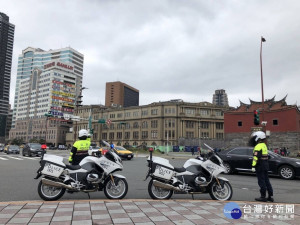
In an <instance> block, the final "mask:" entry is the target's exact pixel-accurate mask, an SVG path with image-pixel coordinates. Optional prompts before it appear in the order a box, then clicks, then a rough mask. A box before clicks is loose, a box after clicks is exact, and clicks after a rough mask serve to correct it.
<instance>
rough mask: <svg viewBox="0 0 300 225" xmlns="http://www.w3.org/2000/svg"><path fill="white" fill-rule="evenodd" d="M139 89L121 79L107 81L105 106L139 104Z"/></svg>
mask: <svg viewBox="0 0 300 225" xmlns="http://www.w3.org/2000/svg"><path fill="white" fill-rule="evenodd" d="M138 105H139V90H137V89H135V88H133V87H131V86H129V85H127V84H125V83H122V82H120V81H115V82H107V83H106V92H105V106H106V107H114V106H122V107H129V106H138Z"/></svg>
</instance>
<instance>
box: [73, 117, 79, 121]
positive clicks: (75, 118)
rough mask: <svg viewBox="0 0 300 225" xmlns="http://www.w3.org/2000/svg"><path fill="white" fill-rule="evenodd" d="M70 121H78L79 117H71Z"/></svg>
mask: <svg viewBox="0 0 300 225" xmlns="http://www.w3.org/2000/svg"><path fill="white" fill-rule="evenodd" d="M71 120H73V121H80V116H72V118H71Z"/></svg>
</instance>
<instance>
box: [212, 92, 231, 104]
mask: <svg viewBox="0 0 300 225" xmlns="http://www.w3.org/2000/svg"><path fill="white" fill-rule="evenodd" d="M213 104H215V105H221V106H228V105H229V104H228V97H227V94H226V92H225V90H223V89H220V90H216V91H215V93H214V95H213Z"/></svg>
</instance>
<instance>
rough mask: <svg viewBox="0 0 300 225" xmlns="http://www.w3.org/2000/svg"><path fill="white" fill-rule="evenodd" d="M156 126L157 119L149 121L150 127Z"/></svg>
mask: <svg viewBox="0 0 300 225" xmlns="http://www.w3.org/2000/svg"><path fill="white" fill-rule="evenodd" d="M157 127H158V121H157V120H152V121H151V128H157Z"/></svg>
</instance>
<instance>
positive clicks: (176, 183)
mask: <svg viewBox="0 0 300 225" xmlns="http://www.w3.org/2000/svg"><path fill="white" fill-rule="evenodd" d="M205 145H206V144H205ZM206 146H207V147H208V148H209V149H211V150H212V151H211V153H210V154H209V156H208V158H207V159H203V158H201V157H199V156H198V157H197V158H195V159H194V158H193V159H188V160H187V161H186V162H185V163H184V165H183V167H180V168H176V167H174V166H172V165H171V164H170V163H169V160H167V159H164V158H161V157H154V156H152V152H151V151H150V156H149V157H148V160H147V161H148V167H149V170H148V174H147V176H146V179H147V178H148V177H151V180H150V182H149V184H148V193H149V195H150V196H151V198H152V199H169V198H171V197H172V195H173V193H176V194H191V195H192V197H194V196H193V195H194V194H203V193H209V195H210V197H211V198H212V199H214V200H221V201H228V200H230V199H231V197H232V193H233V191H232V187H231V185H230V183H229V181H228V180H227V179H226V178H225V177H220V176H219V174H220V173H222V172H225V171H226V167H225V166H224V165H223V161H222V159H221V158H220V157H219V156H217V155H216V154H215V153H214V151H213V149H212V148H211V147H209V146H208V145H206ZM146 179H145V180H146Z"/></svg>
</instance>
